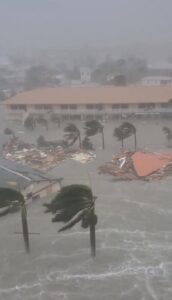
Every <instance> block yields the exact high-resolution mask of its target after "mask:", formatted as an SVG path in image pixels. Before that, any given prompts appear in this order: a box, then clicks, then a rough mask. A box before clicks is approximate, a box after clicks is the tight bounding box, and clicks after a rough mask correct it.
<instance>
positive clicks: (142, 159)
mask: <svg viewBox="0 0 172 300" xmlns="http://www.w3.org/2000/svg"><path fill="white" fill-rule="evenodd" d="M98 172H99V174H109V175H112V176H114V177H115V178H116V180H138V179H142V180H147V181H149V180H154V179H162V178H164V177H167V176H172V153H151V152H125V153H122V154H119V155H115V156H113V158H112V161H111V162H108V163H106V164H104V165H102V166H100V167H99V169H98Z"/></svg>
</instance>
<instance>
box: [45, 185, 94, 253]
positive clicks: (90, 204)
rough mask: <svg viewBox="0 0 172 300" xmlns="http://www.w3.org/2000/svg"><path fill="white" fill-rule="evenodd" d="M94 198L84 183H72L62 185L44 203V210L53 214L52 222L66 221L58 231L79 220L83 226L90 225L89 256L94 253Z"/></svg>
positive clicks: (69, 226)
mask: <svg viewBox="0 0 172 300" xmlns="http://www.w3.org/2000/svg"><path fill="white" fill-rule="evenodd" d="M95 199H96V197H94V196H93V194H92V190H91V189H90V188H89V187H88V186H86V185H79V184H73V185H68V186H65V187H62V188H61V190H60V192H59V193H58V194H57V195H56V196H55V198H54V199H53V200H52V201H51V203H47V204H44V206H45V207H46V208H47V210H46V212H51V213H52V214H54V215H55V216H54V217H53V219H52V222H64V223H66V224H65V225H64V226H63V227H62V228H61V229H59V232H61V231H64V230H67V229H69V228H71V227H73V226H74V225H75V224H77V223H78V222H80V221H81V226H82V227H83V228H88V227H90V247H91V256H92V257H94V256H95V254H96V238H95V225H96V223H97V216H96V214H95Z"/></svg>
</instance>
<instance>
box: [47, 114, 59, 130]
mask: <svg viewBox="0 0 172 300" xmlns="http://www.w3.org/2000/svg"><path fill="white" fill-rule="evenodd" d="M50 119H51V122H53V123H55V124H58V127H59V128H60V124H61V120H60V117H59V116H58V114H56V113H52V114H51V115H50Z"/></svg>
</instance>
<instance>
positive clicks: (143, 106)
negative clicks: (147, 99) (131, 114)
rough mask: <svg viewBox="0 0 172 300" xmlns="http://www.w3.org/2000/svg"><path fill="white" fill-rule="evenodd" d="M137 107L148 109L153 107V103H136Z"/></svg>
mask: <svg viewBox="0 0 172 300" xmlns="http://www.w3.org/2000/svg"><path fill="white" fill-rule="evenodd" d="M138 108H140V109H144V110H149V109H153V108H155V103H140V104H138Z"/></svg>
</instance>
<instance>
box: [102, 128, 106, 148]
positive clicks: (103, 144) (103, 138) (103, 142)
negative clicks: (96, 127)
mask: <svg viewBox="0 0 172 300" xmlns="http://www.w3.org/2000/svg"><path fill="white" fill-rule="evenodd" d="M102 148H103V150H104V149H105V137H104V132H103V130H102Z"/></svg>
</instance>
